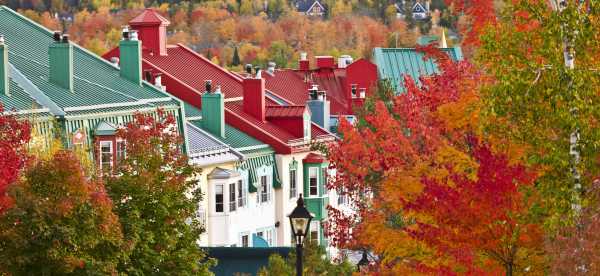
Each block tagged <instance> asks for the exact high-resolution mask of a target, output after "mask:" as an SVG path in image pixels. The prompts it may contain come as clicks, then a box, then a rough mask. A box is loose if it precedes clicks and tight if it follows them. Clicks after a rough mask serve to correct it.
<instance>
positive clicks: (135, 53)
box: [119, 33, 142, 85]
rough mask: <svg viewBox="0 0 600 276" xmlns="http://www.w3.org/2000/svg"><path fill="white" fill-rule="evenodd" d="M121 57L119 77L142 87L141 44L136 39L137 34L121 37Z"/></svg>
mask: <svg viewBox="0 0 600 276" xmlns="http://www.w3.org/2000/svg"><path fill="white" fill-rule="evenodd" d="M119 50H120V52H121V57H120V59H119V62H120V65H121V77H124V78H126V79H128V80H130V81H132V82H134V83H136V84H138V85H142V42H141V41H139V40H138V39H137V34H135V35H134V34H133V33H132V35H131V38H130V36H129V35H127V36H125V35H124V37H123V40H121V42H120V43H119Z"/></svg>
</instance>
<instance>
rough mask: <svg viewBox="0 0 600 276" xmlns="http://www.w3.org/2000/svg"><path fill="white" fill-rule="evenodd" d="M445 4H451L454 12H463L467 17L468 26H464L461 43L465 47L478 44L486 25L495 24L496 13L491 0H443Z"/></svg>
mask: <svg viewBox="0 0 600 276" xmlns="http://www.w3.org/2000/svg"><path fill="white" fill-rule="evenodd" d="M445 1H446V4H447V5H453V6H454V8H455V10H454V12H455V13H456V14H464V15H466V16H467V17H468V19H469V23H470V24H469V26H464V28H465V29H464V30H462V32H463V33H464V34H465V39H464V41H463V43H464V44H465V45H466V46H467V47H471V46H479V44H480V40H479V36H480V35H481V34H482V33H483V31H484V30H485V28H486V27H488V26H489V25H494V24H496V13H495V10H494V1H493V0H445Z"/></svg>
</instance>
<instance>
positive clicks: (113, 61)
mask: <svg viewBox="0 0 600 276" xmlns="http://www.w3.org/2000/svg"><path fill="white" fill-rule="evenodd" d="M110 62H111V63H112V64H115V65H118V64H119V58H118V57H111V58H110Z"/></svg>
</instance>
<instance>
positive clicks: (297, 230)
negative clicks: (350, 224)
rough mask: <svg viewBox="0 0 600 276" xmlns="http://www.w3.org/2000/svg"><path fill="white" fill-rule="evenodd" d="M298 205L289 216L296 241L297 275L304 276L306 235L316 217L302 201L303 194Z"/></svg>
mask: <svg viewBox="0 0 600 276" xmlns="http://www.w3.org/2000/svg"><path fill="white" fill-rule="evenodd" d="M297 203H298V205H297V206H296V208H294V210H293V211H292V213H291V214H289V215H288V217H289V218H290V225H291V226H292V233H293V234H294V238H295V239H296V275H297V276H302V244H303V243H304V238H306V234H307V233H308V227H309V226H310V221H311V220H312V219H313V217H314V216H313V215H312V214H311V213H310V212H308V210H307V209H306V207H304V199H302V194H300V196H299V197H298V202H297Z"/></svg>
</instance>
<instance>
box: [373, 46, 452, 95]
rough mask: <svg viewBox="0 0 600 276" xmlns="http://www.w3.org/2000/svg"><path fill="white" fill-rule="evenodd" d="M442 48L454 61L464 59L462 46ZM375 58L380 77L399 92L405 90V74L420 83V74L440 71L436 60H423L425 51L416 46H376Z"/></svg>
mask: <svg viewBox="0 0 600 276" xmlns="http://www.w3.org/2000/svg"><path fill="white" fill-rule="evenodd" d="M441 50H442V51H444V52H446V53H448V55H449V56H450V58H451V59H452V60H454V61H458V60H462V59H463V56H462V51H461V49H460V47H454V48H441ZM373 58H374V60H375V64H377V71H378V73H379V78H380V79H386V80H389V81H390V82H391V84H392V85H393V87H395V88H396V90H397V91H399V92H400V91H402V90H403V89H402V87H403V85H402V82H403V80H404V76H405V75H408V76H410V77H411V78H412V79H413V80H415V82H416V83H417V84H418V83H419V77H420V76H422V75H432V74H434V73H437V72H438V69H437V66H436V64H435V63H434V61H433V60H431V59H427V60H423V53H421V52H417V50H416V49H415V48H375V49H374V50H373Z"/></svg>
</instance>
